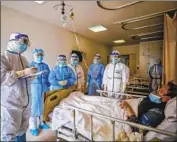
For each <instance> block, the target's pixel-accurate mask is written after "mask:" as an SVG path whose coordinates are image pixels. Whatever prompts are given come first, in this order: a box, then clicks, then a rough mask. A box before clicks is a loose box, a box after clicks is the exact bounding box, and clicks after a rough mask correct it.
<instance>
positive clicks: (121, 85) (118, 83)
mask: <svg viewBox="0 0 177 142" xmlns="http://www.w3.org/2000/svg"><path fill="white" fill-rule="evenodd" d="M128 79H129V69H128V67H127V66H126V65H125V64H123V63H121V62H120V54H119V52H118V51H117V50H114V51H113V52H112V54H111V63H109V64H108V65H107V66H106V69H105V71H104V76H103V86H104V90H105V91H111V92H118V93H124V92H125V89H126V84H127V83H128ZM115 97H116V98H119V96H115Z"/></svg>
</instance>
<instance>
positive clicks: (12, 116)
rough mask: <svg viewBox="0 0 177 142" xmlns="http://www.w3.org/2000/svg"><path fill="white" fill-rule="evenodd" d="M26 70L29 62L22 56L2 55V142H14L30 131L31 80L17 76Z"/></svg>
mask: <svg viewBox="0 0 177 142" xmlns="http://www.w3.org/2000/svg"><path fill="white" fill-rule="evenodd" d="M11 47H15V45H14V44H13V45H12V46H11ZM7 49H8V48H7ZM9 49H10V47H9ZM25 68H28V61H27V60H26V59H25V57H23V56H21V55H20V54H18V53H12V52H10V51H6V52H5V54H4V55H1V141H14V139H15V138H16V136H22V135H24V134H25V133H26V131H27V129H28V124H29V118H30V112H31V100H30V98H31V94H30V81H31V79H18V78H17V74H16V71H22V70H24V69H25Z"/></svg>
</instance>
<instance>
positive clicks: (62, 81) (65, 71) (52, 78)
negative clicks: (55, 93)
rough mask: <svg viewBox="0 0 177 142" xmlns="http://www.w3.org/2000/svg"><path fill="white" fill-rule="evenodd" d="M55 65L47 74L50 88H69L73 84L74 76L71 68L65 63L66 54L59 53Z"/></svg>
mask: <svg viewBox="0 0 177 142" xmlns="http://www.w3.org/2000/svg"><path fill="white" fill-rule="evenodd" d="M57 61H58V62H57V65H56V66H55V67H54V68H53V69H52V70H51V72H50V74H49V82H50V84H51V86H50V90H56V89H63V88H69V87H70V86H74V85H75V82H76V77H75V75H74V72H73V70H72V69H71V68H70V67H68V66H67V64H66V56H65V55H59V56H58V58H57Z"/></svg>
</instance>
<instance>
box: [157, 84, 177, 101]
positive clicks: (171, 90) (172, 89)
mask: <svg viewBox="0 0 177 142" xmlns="http://www.w3.org/2000/svg"><path fill="white" fill-rule="evenodd" d="M158 95H159V96H160V97H161V101H162V102H168V101H169V100H170V99H172V98H174V97H176V96H177V85H175V84H174V83H173V82H168V85H165V86H163V87H162V88H161V89H159V90H158Z"/></svg>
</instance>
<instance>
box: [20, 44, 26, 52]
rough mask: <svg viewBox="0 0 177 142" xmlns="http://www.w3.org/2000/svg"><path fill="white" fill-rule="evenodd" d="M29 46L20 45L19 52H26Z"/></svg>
mask: <svg viewBox="0 0 177 142" xmlns="http://www.w3.org/2000/svg"><path fill="white" fill-rule="evenodd" d="M27 47H28V46H27V44H20V45H19V53H23V52H25V51H26V49H27Z"/></svg>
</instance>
